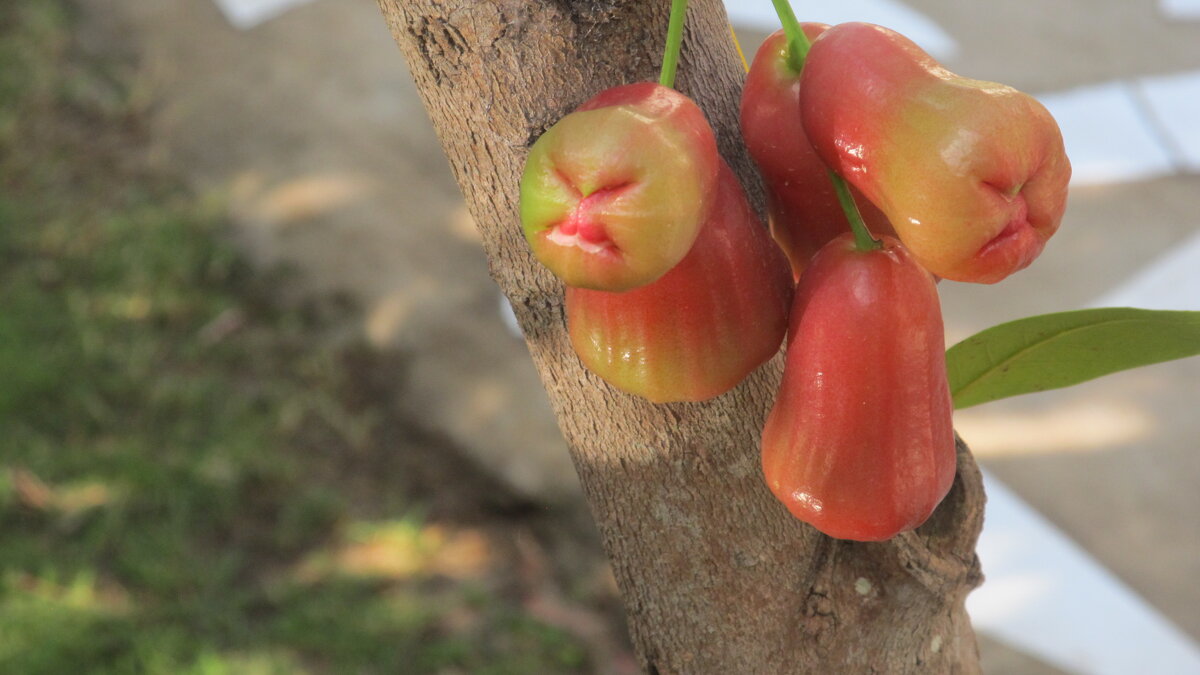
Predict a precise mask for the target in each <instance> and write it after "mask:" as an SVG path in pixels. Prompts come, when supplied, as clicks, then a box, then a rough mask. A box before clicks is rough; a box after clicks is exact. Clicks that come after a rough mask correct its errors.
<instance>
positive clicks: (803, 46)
mask: <svg viewBox="0 0 1200 675" xmlns="http://www.w3.org/2000/svg"><path fill="white" fill-rule="evenodd" d="M771 4H773V5H775V13H776V14H778V15H779V22H780V23H782V24H783V32H784V34H785V35H786V36H787V48H788V56H787V64H788V66H789V67H790V68H791V69H792V70H793V71H795V72H796V74H799V73H800V71H801V70H802V69H803V68H804V59H805V57H807V56H808V47H809V42H808V36H807V35H805V34H804V29H802V28H800V22H799V21H797V20H796V14H795V12H793V11H792V5H791V4H790V3H789V2H788V0H771Z"/></svg>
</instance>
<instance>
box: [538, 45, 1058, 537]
mask: <svg viewBox="0 0 1200 675" xmlns="http://www.w3.org/2000/svg"><path fill="white" fill-rule="evenodd" d="M791 29H792V30H791V31H790V32H789V33H787V34H785V32H784V31H780V32H779V33H776V34H775V35H772V36H771V37H770V38H768V39H767V41H766V42H765V43H764V45H763V46H762V48H761V49H760V50H759V52H758V54H757V56H756V57H755V59H754V64H753V66H752V67H751V69H750V72H749V75H748V77H747V80H746V84H745V88H744V91H743V98H742V108H741V123H742V132H743V136H744V139H745V142H746V146H747V148H748V149H749V151H750V154H751V156H752V157H753V158H754V160H755V161H756V163H757V164H758V166H759V169H760V172H761V174H762V177H763V179H764V181H765V183H766V187H767V193H768V207H769V208H768V211H769V215H770V235H768V230H767V228H765V227H763V226H762V223H761V222H760V221H759V220H758V217H757V216H756V215H755V213H754V211H753V209H752V208H751V207H750V205H749V204H748V203H747V200H746V196H745V194H744V192H743V191H742V187H741V185H740V184H739V183H738V181H737V179H736V177H735V176H734V174H733V172H732V171H731V170H730V169H729V167H728V166H727V165H726V164H725V162H724V161H723V160H722V159H721V158H720V156H719V155H718V153H717V147H716V141H715V139H714V137H713V132H712V130H711V128H710V127H709V125H708V123H707V121H706V120H705V118H704V114H703V112H702V111H701V110H700V109H699V108H698V107H697V106H696V104H695V103H693V102H692V101H691V100H690V99H688V98H687V97H685V96H684V95H682V94H680V93H679V92H677V91H675V90H674V89H672V88H670V87H669V86H665V85H664V84H651V83H639V84H631V85H625V86H621V87H616V88H614V89H610V90H607V91H604V92H602V93H600V94H599V95H597V96H596V97H594V98H592V99H591V100H589V101H587V102H586V103H584V104H583V105H581V106H580V107H579V108H578V109H577V110H576V111H574V112H572V113H570V114H569V115H567V116H566V117H564V118H563V119H562V120H560V121H559V122H558V123H557V124H556V125H555V126H553V127H552V128H551V129H550V130H548V131H547V132H546V133H545V134H544V135H543V136H542V137H541V138H540V139H539V140H538V141H537V142H536V143H535V144H534V145H533V147H532V148H531V151H530V154H529V158H528V161H527V164H526V169H525V174H524V176H523V177H522V182H521V219H522V224H523V227H524V231H525V236H526V238H527V240H528V241H529V244H530V246H531V248H532V250H533V253H534V255H535V256H536V257H537V259H538V260H539V261H541V262H542V263H543V264H545V265H546V266H547V267H548V268H550V270H551V271H553V272H554V273H555V274H556V275H558V276H559V277H560V278H561V279H562V280H563V281H564V282H566V284H567V290H566V312H567V321H568V329H569V333H570V338H571V342H572V344H573V346H574V348H575V351H576V352H577V353H578V355H579V357H580V359H581V360H582V361H583V363H584V365H585V366H586V367H587V368H588V369H590V370H591V371H592V372H594V373H596V374H597V375H599V376H600V377H601V378H603V379H604V380H606V381H608V382H609V383H611V384H612V385H614V386H616V387H617V388H619V389H621V390H624V391H626V392H629V393H632V394H636V395H639V396H643V397H645V398H647V399H649V400H651V401H654V402H669V401H697V400H703V399H707V398H711V397H713V396H717V395H719V394H721V393H723V392H725V391H727V390H729V389H730V388H732V387H733V386H735V385H736V384H737V383H738V382H740V381H741V380H742V379H743V378H745V377H746V376H747V375H748V374H749V373H750V372H751V371H753V370H754V369H755V368H757V367H758V366H760V365H761V364H762V363H764V362H765V361H766V360H768V359H770V358H771V356H772V355H774V354H775V353H776V352H777V351H778V349H779V345H780V343H781V342H782V341H783V339H784V337H785V336H786V338H787V353H786V361H785V366H784V374H783V381H782V384H781V387H780V390H779V393H778V396H777V398H776V400H775V404H774V407H773V408H772V410H771V413H770V415H769V417H768V419H767V422H766V425H765V427H764V429H763V435H762V458H763V460H762V461H763V473H764V476H765V478H766V483H767V486H768V487H769V488H770V489H771V491H772V492H773V493H774V495H775V496H776V497H777V498H778V499H779V500H780V501H781V502H782V503H783V504H784V505H785V506H787V508H788V509H789V510H790V511H791V513H792V514H793V515H795V516H796V517H797V518H799V519H801V520H803V521H805V522H808V523H810V524H812V525H814V526H815V527H817V528H818V529H820V530H821V531H822V532H824V533H826V534H829V535H831V536H834V537H838V538H843V539H854V540H864V541H874V540H882V539H887V538H889V537H892V536H894V535H895V534H897V533H900V532H903V531H906V530H910V529H913V528H915V527H917V526H918V525H920V524H921V523H922V522H924V521H925V520H926V519H927V518H928V517H929V515H930V514H931V513H932V512H933V510H934V508H935V507H936V506H937V505H938V503H939V502H940V501H941V500H942V498H943V497H944V496H945V495H946V493H947V492H948V491H949V489H950V485H951V483H952V481H953V478H954V474H955V447H954V432H953V427H952V424H951V409H952V403H951V398H950V393H949V388H948V386H947V381H946V365H945V357H944V351H945V345H944V338H943V327H942V316H941V309H940V306H939V302H938V293H937V287H936V284H935V275H936V277H941V278H945V279H952V280H958V281H972V282H979V283H994V282H996V281H999V280H1001V279H1003V278H1004V277H1006V276H1008V275H1009V274H1012V273H1013V272H1015V271H1018V270H1020V269H1022V268H1024V267H1025V266H1027V265H1028V264H1029V263H1030V262H1031V261H1032V260H1033V259H1034V258H1035V257H1036V256H1037V255H1038V254H1039V253H1040V252H1041V250H1042V247H1043V246H1044V244H1045V242H1046V240H1047V239H1048V238H1049V237H1050V236H1051V235H1052V234H1053V233H1054V231H1055V229H1056V228H1057V227H1058V223H1059V221H1060V219H1061V217H1062V213H1063V210H1064V208H1065V200H1066V189H1067V182H1068V179H1069V177H1070V164H1069V162H1068V161H1067V158H1066V155H1065V154H1064V152H1063V144H1062V137H1061V134H1060V132H1059V130H1058V127H1057V125H1056V124H1055V122H1054V120H1053V119H1052V118H1051V117H1050V115H1049V114H1048V113H1047V112H1046V110H1045V108H1043V107H1042V106H1041V105H1040V104H1038V103H1037V102H1036V101H1035V100H1034V99H1033V98H1031V97H1029V96H1027V95H1025V94H1023V93H1021V92H1018V91H1016V90H1014V89H1012V88H1009V87H1006V86H1003V85H999V84H995V83H991V82H981V81H977V80H968V79H965V78H961V77H959V76H957V75H955V74H953V73H951V72H949V71H947V70H946V69H944V68H943V67H942V66H941V65H939V64H938V63H937V62H935V61H934V60H933V59H932V58H930V57H929V56H928V55H927V54H925V53H924V52H923V51H922V50H921V49H920V48H919V47H917V46H916V45H915V44H913V43H912V42H911V41H909V40H908V39H906V38H904V37H903V36H901V35H899V34H898V33H895V32H894V31H891V30H888V29H885V28H881V27H879V26H874V25H869V24H861V23H849V24H841V25H838V26H833V27H829V26H826V25H823V24H804V25H803V27H802V32H801V29H800V27H798V26H795V25H793V26H791ZM810 38H811V39H812V40H813V41H812V43H811V47H810V45H809V42H808V40H809V39H810ZM858 206H861V209H862V210H861V215H860V211H859V210H858ZM872 232H873V233H874V234H875V235H878V236H879V238H878V239H876V238H875V237H874V236H872V234H871V233H872ZM772 237H773V239H774V242H772ZM789 263H790V265H789Z"/></svg>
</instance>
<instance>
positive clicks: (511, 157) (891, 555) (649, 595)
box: [379, 0, 983, 673]
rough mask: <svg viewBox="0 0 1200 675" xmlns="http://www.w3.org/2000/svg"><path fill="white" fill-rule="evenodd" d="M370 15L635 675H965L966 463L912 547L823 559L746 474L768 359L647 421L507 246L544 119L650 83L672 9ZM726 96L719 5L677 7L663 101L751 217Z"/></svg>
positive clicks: (551, 292) (448, 2) (972, 561)
mask: <svg viewBox="0 0 1200 675" xmlns="http://www.w3.org/2000/svg"><path fill="white" fill-rule="evenodd" d="M379 4H380V7H381V9H382V10H383V13H384V16H385V17H386V19H387V21H388V24H389V26H390V27H391V30H392V34H393V35H394V37H395V38H396V41H397V42H398V43H399V44H400V47H401V50H402V51H403V53H404V56H405V58H406V59H407V61H408V64H409V67H410V69H411V71H412V74H413V77H414V78H415V80H416V82H417V85H418V88H419V90H420V92H421V96H422V97H423V99H424V103H425V106H426V108H427V110H428V111H429V115H430V117H431V118H432V120H433V123H434V126H435V127H436V129H437V133H438V135H439V137H440V139H441V142H442V145H443V147H444V148H445V151H446V155H447V157H448V158H449V160H450V164H451V166H452V168H453V170H454V173H455V175H456V177H457V179H458V182H459V184H460V185H461V187H462V189H463V193H464V194H465V196H466V199H467V203H468V206H469V208H470V210H471V213H472V215H473V216H474V218H475V221H476V223H477V225H478V227H479V229H480V232H481V233H482V236H483V240H484V244H485V247H486V250H487V254H488V259H489V261H490V267H491V274H492V276H493V277H494V278H495V280H496V282H497V283H498V284H499V286H500V288H501V289H502V290H503V291H504V293H505V294H506V295H507V296H508V298H509V300H510V301H511V302H512V305H513V308H514V309H515V310H516V314H517V318H518V320H519V322H520V324H521V328H522V330H523V331H524V332H525V337H526V339H527V341H528V344H529V351H530V353H531V354H532V356H533V360H534V362H535V364H536V366H537V368H538V370H539V372H540V373H541V377H542V381H543V383H544V384H545V386H546V390H547V392H548V393H549V396H550V401H551V403H552V405H553V407H554V411H555V413H556V414H557V416H558V421H559V425H560V426H561V428H562V432H563V435H564V436H565V437H566V440H567V443H568V445H569V447H570V450H571V453H572V457H573V459H574V462H575V466H576V469H577V470H578V472H579V476H580V479H581V481H582V484H583V488H584V492H585V495H586V497H587V500H588V502H589V504H590V507H591V510H592V514H593V516H594V517H595V520H596V523H597V525H598V526H599V529H600V532H601V534H602V537H603V539H604V542H605V546H606V549H607V551H608V554H609V557H610V558H611V560H612V564H613V568H614V571H615V574H616V578H617V582H618V585H619V587H620V590H621V594H622V596H623V598H624V602H625V606H626V610H627V613H628V617H629V625H630V629H631V632H632V635H633V640H634V643H635V645H636V648H637V650H638V654H639V656H640V658H641V660H642V665H643V666H644V668H645V669H646V671H647V672H651V673H804V672H813V673H839V672H853V673H868V672H886V673H904V672H914V673H916V672H919V673H948V672H976V671H978V655H977V650H976V645H975V638H974V634H973V632H972V630H971V627H970V623H969V621H968V619H967V616H966V613H965V611H964V609H963V600H964V598H965V596H966V594H967V593H968V592H969V591H970V589H971V588H973V587H974V586H976V585H978V583H979V582H980V581H981V575H980V571H979V566H978V560H977V559H976V557H975V554H974V546H975V541H976V538H977V537H978V534H979V529H980V526H981V523H982V512H983V492H982V487H981V484H980V476H979V473H978V470H977V469H976V467H975V464H974V462H973V461H972V459H971V457H970V454H969V453H968V452H967V450H966V448H965V447H963V446H962V445H961V444H960V446H959V474H958V477H957V479H956V482H955V486H954V488H953V490H952V492H951V493H950V496H949V497H948V498H947V499H946V501H945V502H944V503H943V504H942V506H941V507H940V508H939V509H938V511H937V513H936V514H935V515H934V517H933V518H932V519H931V520H930V522H929V523H927V524H926V525H925V526H923V527H922V528H921V529H920V530H919V531H917V532H914V533H908V534H905V535H902V536H899V537H896V538H895V539H893V540H892V541H889V542H886V543H878V544H860V543H851V542H839V541H834V540H831V539H829V538H827V537H824V536H822V535H820V534H819V533H817V532H816V531H815V530H813V529H812V528H809V527H808V526H806V525H802V524H800V523H798V522H797V521H795V520H793V519H792V518H791V517H790V516H789V515H788V513H787V511H786V510H785V509H784V508H783V507H782V506H781V505H779V504H778V503H777V502H776V501H775V500H774V499H773V498H772V497H771V495H770V493H769V491H768V490H767V489H766V487H765V486H764V485H763V482H762V479H761V477H760V469H759V453H758V439H759V433H760V430H761V429H762V424H763V420H764V418H765V416H766V413H767V411H768V410H769V407H770V403H771V400H772V397H773V395H774V391H775V388H776V385H777V384H778V381H779V376H780V368H781V359H779V358H776V359H775V360H773V361H772V362H771V363H770V364H768V365H767V366H764V367H763V368H760V369H759V371H758V372H756V373H754V374H753V375H752V376H751V377H750V378H748V379H747V380H746V381H745V382H744V383H743V384H741V385H740V386H738V387H737V388H736V389H734V390H733V391H732V392H730V393H728V394H725V395H724V396H721V397H719V398H717V399H715V400H713V401H709V402H705V403H699V404H672V405H653V404H650V403H647V402H645V401H642V400H640V399H637V398H634V397H631V396H628V395H625V394H622V393H621V392H618V391H616V390H615V389H613V388H611V387H609V386H608V385H606V384H605V383H604V382H603V381H601V380H599V379H598V378H596V377H594V376H592V375H591V374H589V373H588V372H586V371H585V370H584V369H583V367H582V366H581V365H580V363H579V361H578V359H577V358H576V357H575V355H574V353H573V352H572V351H571V346H570V343H569V341H568V339H567V334H566V330H565V325H564V314H563V302H562V298H563V294H562V287H561V285H560V284H559V283H558V282H557V280H556V279H555V278H554V277H553V276H551V275H550V274H549V273H548V272H546V271H545V270H544V269H543V268H541V267H540V266H538V265H537V264H536V263H535V261H534V259H533V257H532V256H531V254H530V252H529V248H528V246H526V244H525V241H524V239H523V238H522V235H521V229H520V226H519V220H518V216H517V203H518V190H517V186H518V179H519V177H520V174H521V169H522V166H523V163H524V159H525V155H526V152H527V149H528V147H529V145H530V144H532V143H533V141H534V140H535V139H537V137H538V136H539V135H540V134H541V133H542V132H543V131H544V130H545V129H546V128H547V127H549V126H550V125H551V124H553V123H554V122H555V121H556V120H557V119H558V118H559V117H561V116H562V115H563V114H565V113H567V112H568V111H570V110H571V109H573V108H574V107H575V106H576V105H578V104H579V103H580V102H582V101H583V100H585V99H587V98H589V97H590V96H592V95H593V94H594V93H596V92H597V91H599V90H601V89H603V88H606V87H610V86H614V85H617V84H622V83H626V82H632V81H638V80H654V79H657V75H658V72H657V71H658V67H659V60H660V53H661V50H662V45H663V40H664V35H665V34H666V28H667V19H668V7H669V4H670V3H669V2H667V1H666V0H662V1H660V2H645V1H644V0H607V1H606V0H590V1H585V0H525V1H523V0H379ZM742 78H743V73H742V69H741V64H740V62H739V61H738V58H737V55H736V53H735V51H734V49H733V46H732V43H731V40H730V38H729V26H728V23H727V19H726V17H725V12H724V8H723V6H722V5H721V2H720V0H694V1H693V2H692V6H691V8H690V9H689V11H688V24H687V33H686V38H685V41H684V49H683V57H682V60H681V68H680V72H679V77H678V81H677V86H678V88H679V89H680V90H682V91H683V92H684V93H686V94H688V95H690V96H691V97H692V98H694V99H695V100H696V101H697V102H698V103H699V104H700V106H701V107H702V108H703V109H704V110H705V111H706V112H707V114H708V116H709V119H710V121H711V122H712V123H713V126H714V128H715V130H716V132H717V135H718V137H719V139H720V143H721V150H722V152H723V153H724V155H725V156H726V158H728V159H730V160H731V164H732V165H733V166H734V168H735V170H737V171H738V173H739V174H740V176H741V177H742V179H743V182H744V183H745V184H747V185H748V186H752V187H751V189H750V193H751V196H752V198H754V199H756V202H757V203H758V205H759V206H760V207H761V205H762V200H761V193H760V188H759V187H758V186H759V182H758V178H757V176H756V175H755V174H754V170H753V168H752V167H751V165H750V163H749V161H748V160H747V158H746V155H745V151H744V149H743V147H742V145H741V141H740V139H739V135H738V132H737V105H738V97H739V94H740V89H741V82H742ZM413 208H420V206H419V205H414V206H413Z"/></svg>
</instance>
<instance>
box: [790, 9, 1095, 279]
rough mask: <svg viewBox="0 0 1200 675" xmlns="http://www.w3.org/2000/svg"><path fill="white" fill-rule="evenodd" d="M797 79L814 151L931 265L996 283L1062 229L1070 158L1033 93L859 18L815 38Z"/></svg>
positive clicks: (950, 274) (954, 275)
mask: <svg viewBox="0 0 1200 675" xmlns="http://www.w3.org/2000/svg"><path fill="white" fill-rule="evenodd" d="M801 84H802V86H801V92H800V110H801V115H802V119H803V122H804V128H805V129H806V130H807V132H808V137H809V139H810V140H811V141H812V143H813V147H814V148H816V151H817V154H818V155H820V156H821V158H822V159H823V160H825V162H826V163H828V164H829V165H830V166H832V167H833V168H834V170H835V171H837V172H838V173H839V174H841V175H842V176H843V177H844V178H845V179H846V180H847V181H848V182H849V183H850V184H852V185H854V186H855V187H857V188H858V189H859V190H861V191H862V193H863V194H864V195H866V197H867V198H868V199H870V200H871V201H872V202H874V203H875V204H876V205H877V206H879V208H880V209H882V210H883V212H884V213H885V214H887V216H888V219H889V220H890V221H891V223H892V226H893V227H895V229H896V232H897V234H898V235H899V237H900V239H901V240H902V241H903V242H904V245H905V246H907V247H908V248H909V250H910V251H912V254H913V255H914V256H915V257H916V258H917V260H919V261H920V262H921V264H922V265H924V266H925V268H926V269H928V270H929V271H930V272H933V273H934V274H936V275H938V276H940V277H944V278H947V279H954V280H957V281H973V282H978V283H995V282H997V281H999V280H1001V279H1003V278H1005V277H1007V276H1008V275H1009V274H1012V273H1013V272H1016V271H1018V270H1020V269H1023V268H1024V267H1026V266H1027V265H1029V263H1030V262H1032V261H1033V259H1034V258H1036V257H1037V256H1038V254H1040V253H1041V251H1042V248H1043V247H1044V246H1045V243H1046V240H1048V239H1049V238H1050V236H1051V235H1053V234H1054V232H1055V230H1057V229H1058V226H1059V222H1060V221H1061V220H1062V215H1063V211H1064V210H1065V208H1066V198H1067V183H1068V182H1069V181H1070V177H1071V165H1070V162H1069V161H1068V160H1067V156H1066V154H1065V152H1064V150H1063V141H1062V134H1061V132H1060V131H1059V128H1058V124H1057V123H1056V122H1055V121H1054V118H1053V117H1051V116H1050V113H1049V112H1047V111H1046V109H1045V107H1044V106H1042V104H1041V103H1039V102H1038V101H1037V100H1035V99H1034V98H1033V97H1031V96H1029V95H1027V94H1024V93H1021V92H1019V91H1017V90H1015V89H1013V88H1011V87H1007V86H1005V85H1001V84H996V83H994V82H983V81H980V80H970V79H966V78H962V77H959V76H958V75H955V74H954V73H951V72H950V71H948V70H946V69H944V68H943V67H942V66H941V65H940V64H938V63H937V61H935V60H933V58H932V57H930V56H929V55H928V54H926V53H925V52H924V51H922V50H921V48H920V47H918V46H917V45H916V44H914V43H913V42H912V41H910V40H909V39H907V38H905V37H904V36H902V35H900V34H899V33H896V32H895V31H891V30H888V29H886V28H882V27H880V26H874V25H871V24H864V23H846V24H840V25H837V26H834V27H832V28H830V29H829V30H827V31H825V32H824V33H823V34H822V35H821V36H820V37H819V38H817V39H816V40H815V41H814V42H813V44H812V49H811V51H810V52H809V54H808V62H807V64H806V65H805V68H804V74H803V76H802V83H801Z"/></svg>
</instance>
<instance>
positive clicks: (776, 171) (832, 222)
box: [741, 23, 894, 278]
mask: <svg viewBox="0 0 1200 675" xmlns="http://www.w3.org/2000/svg"><path fill="white" fill-rule="evenodd" d="M801 27H802V28H803V29H804V32H805V33H806V34H807V35H808V37H809V38H810V39H815V38H816V37H817V36H818V35H820V34H821V33H822V32H824V31H825V30H826V29H827V28H829V26H828V25H827V24H823V23H802V24H801ZM787 55H788V51H787V36H786V35H784V33H783V31H782V30H780V31H776V32H775V33H773V34H772V35H771V36H769V37H768V38H767V39H766V41H764V42H763V44H762V46H761V47H759V50H758V53H757V54H755V56H754V62H753V64H751V66H750V72H749V73H747V75H746V83H745V85H744V86H743V88H742V108H741V126H742V138H743V139H744V140H745V141H746V149H747V150H749V151H750V156H751V157H752V158H754V162H755V163H756V164H758V169H759V172H760V173H761V174H762V178H763V182H764V183H765V185H766V188H767V200H768V201H767V203H768V209H769V212H770V219H771V236H773V237H774V238H775V241H776V242H777V243H778V244H779V246H780V248H782V249H783V252H784V253H785V254H787V257H788V261H789V262H790V263H791V265H792V272H793V274H794V276H795V277H796V278H799V276H800V273H801V272H802V271H804V267H805V266H806V265H807V264H808V261H809V260H810V259H811V258H812V257H813V255H815V254H816V252H817V251H819V250H820V249H821V247H822V246H824V245H825V244H826V243H828V242H829V240H831V239H833V238H834V237H836V236H838V235H839V234H841V233H843V232H846V231H847V230H848V229H849V227H850V225H849V223H847V222H846V216H845V215H844V214H843V213H842V207H841V205H840V204H839V203H838V198H837V193H836V192H834V189H833V184H832V183H831V182H830V181H829V173H828V171H829V167H828V166H826V165H825V163H824V162H822V161H821V159H820V157H818V156H817V153H816V151H815V150H813V147H812V144H811V143H809V142H808V137H807V136H806V135H805V133H804V125H803V124H801V122H800V73H798V72H796V71H795V70H792V67H791V66H790V65H789V64H788V60H787ZM852 193H853V194H854V197H855V202H856V203H857V204H858V208H859V211H860V213H861V214H862V216H863V219H864V220H865V221H866V223H867V227H868V228H869V229H870V230H871V232H872V233H874V234H877V235H883V234H894V231H893V230H892V226H891V224H889V223H888V220H887V217H886V216H884V215H883V212H881V211H880V210H879V209H878V208H876V207H875V205H874V204H872V203H871V202H870V201H868V200H867V199H866V198H865V197H863V196H862V195H861V194H860V193H859V192H858V191H857V190H852Z"/></svg>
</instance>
